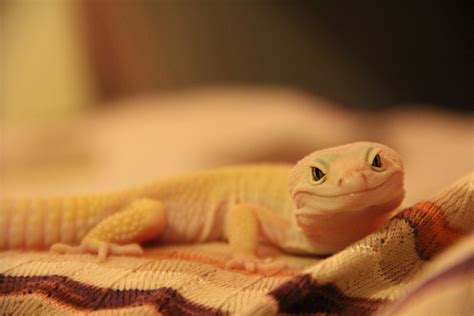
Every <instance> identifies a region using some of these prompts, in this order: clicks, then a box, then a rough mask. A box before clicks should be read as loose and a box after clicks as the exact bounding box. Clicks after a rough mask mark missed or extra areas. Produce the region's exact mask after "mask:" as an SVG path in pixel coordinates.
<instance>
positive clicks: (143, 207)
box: [50, 198, 167, 261]
mask: <svg viewBox="0 0 474 316" xmlns="http://www.w3.org/2000/svg"><path fill="white" fill-rule="evenodd" d="M166 224H167V214H166V208H165V207H164V205H163V204H162V203H161V202H159V201H156V200H152V199H147V198H144V199H139V200H136V201H134V202H132V203H131V204H130V205H128V206H127V207H126V208H124V209H123V210H121V211H119V212H117V213H115V214H113V215H111V216H109V217H107V218H105V219H104V220H103V221H101V222H100V223H99V224H97V225H96V226H94V227H93V228H92V229H91V230H90V231H89V232H88V233H87V235H86V236H85V237H84V238H83V239H82V241H81V244H80V246H70V245H66V244H62V243H57V244H54V245H52V246H51V248H50V250H51V251H52V252H56V253H93V254H97V255H98V258H99V260H100V261H103V260H105V259H106V258H107V256H108V255H128V256H135V255H141V254H143V250H142V248H141V246H140V245H139V243H140V242H143V241H147V240H151V239H153V238H155V237H157V236H158V235H159V234H160V233H161V232H162V231H163V229H164V228H165V227H166Z"/></svg>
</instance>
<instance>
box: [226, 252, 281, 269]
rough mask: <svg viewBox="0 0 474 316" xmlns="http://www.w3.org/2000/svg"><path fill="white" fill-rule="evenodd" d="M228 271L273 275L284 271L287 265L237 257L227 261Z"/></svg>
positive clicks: (267, 260) (249, 256) (268, 259)
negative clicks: (239, 270) (238, 270)
mask: <svg viewBox="0 0 474 316" xmlns="http://www.w3.org/2000/svg"><path fill="white" fill-rule="evenodd" d="M225 267H226V268H228V269H244V270H247V271H249V272H263V273H275V272H278V271H281V270H283V269H286V268H287V267H288V264H287V263H285V262H283V261H278V260H277V261H274V260H273V259H272V258H266V259H260V258H258V257H256V256H253V255H238V256H234V257H233V258H232V259H230V260H229V261H227V263H226V265H225Z"/></svg>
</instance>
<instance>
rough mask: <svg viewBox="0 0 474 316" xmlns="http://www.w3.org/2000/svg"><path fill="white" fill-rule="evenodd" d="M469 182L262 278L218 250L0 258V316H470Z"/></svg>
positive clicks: (153, 248)
mask: <svg viewBox="0 0 474 316" xmlns="http://www.w3.org/2000/svg"><path fill="white" fill-rule="evenodd" d="M472 186H473V175H472V174H470V175H468V176H466V177H464V178H462V179H460V180H459V181H457V182H456V183H453V184H452V185H450V186H448V187H447V188H446V189H445V190H443V191H442V192H440V193H439V194H437V195H435V196H434V197H433V198H431V199H429V200H427V201H424V202H419V203H417V204H415V205H413V206H412V207H410V208H407V209H405V210H402V211H401V212H400V213H398V214H397V215H396V216H395V217H393V218H392V219H391V221H390V222H389V223H388V225H387V226H386V227H385V228H383V229H381V230H380V231H378V232H375V233H373V234H371V235H369V236H367V237H365V238H364V239H362V240H360V241H358V242H357V243H355V244H353V245H351V246H349V247H347V248H346V249H344V250H343V251H341V252H339V253H337V254H335V255H333V256H331V257H328V258H317V257H316V258H315V257H297V256H290V255H286V254H282V253H279V254H277V256H278V259H280V260H285V261H287V262H288V264H289V267H290V268H289V269H288V270H284V271H279V272H275V273H272V274H269V275H265V274H262V273H249V272H245V271H242V270H227V269H225V268H224V265H225V262H226V260H227V259H228V257H229V248H228V246H227V245H226V244H225V243H206V244H196V245H166V246H163V245H161V246H160V245H149V246H147V250H146V252H145V255H144V256H143V257H116V256H113V257H110V258H108V259H107V260H106V262H103V263H99V262H98V261H97V260H96V258H95V257H94V256H91V255H56V254H50V253H48V252H38V251H36V252H34V251H6V252H1V253H0V315H3V314H5V315H10V314H16V315H40V314H44V315H46V314H47V315H49V314H71V315H74V314H81V313H84V312H90V313H92V314H97V315H102V314H106V315H116V314H117V315H118V314H127V315H128V314H131V315H133V314H137V315H155V314H164V315H201V314H202V315H227V314H239V315H241V314H248V315H271V314H278V313H290V314H297V313H306V314H318V315H325V314H327V315H371V314H379V315H418V314H423V313H425V314H429V315H433V314H436V313H437V312H440V313H445V314H449V315H451V314H453V315H462V314H466V315H467V314H469V313H474V307H473V302H474V299H473V297H472V293H474V288H473V284H474V249H473V248H474V247H473V246H472V245H473V244H474V235H473V234H472V232H473V228H474V212H473V195H472Z"/></svg>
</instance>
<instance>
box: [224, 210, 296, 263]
mask: <svg viewBox="0 0 474 316" xmlns="http://www.w3.org/2000/svg"><path fill="white" fill-rule="evenodd" d="M263 222H265V223H267V224H271V225H272V226H273V227H275V229H285V228H286V227H287V223H286V221H284V220H283V219H281V218H279V217H278V216H277V215H276V214H275V213H274V212H272V211H271V210H268V209H266V208H264V207H261V206H258V205H252V204H239V205H236V206H234V207H233V208H231V209H230V210H229V212H228V213H227V218H226V230H227V237H228V240H229V246H230V248H231V252H232V258H231V259H230V260H229V261H228V262H227V263H226V267H227V268H230V269H234V268H236V269H245V270H247V271H250V272H254V271H260V272H273V271H278V270H281V269H284V268H286V267H287V264H286V263H285V262H281V261H272V259H271V258H266V259H262V258H259V257H258V256H257V248H258V244H259V237H265V236H264V234H263V233H262V229H261V223H263Z"/></svg>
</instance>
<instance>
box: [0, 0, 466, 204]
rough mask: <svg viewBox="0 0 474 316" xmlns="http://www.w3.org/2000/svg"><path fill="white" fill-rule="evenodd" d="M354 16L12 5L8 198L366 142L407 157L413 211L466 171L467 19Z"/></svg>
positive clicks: (8, 21) (432, 14)
mask: <svg viewBox="0 0 474 316" xmlns="http://www.w3.org/2000/svg"><path fill="white" fill-rule="evenodd" d="M347 5H348V7H347V8H339V7H338V6H335V5H330V4H322V3H321V4H309V3H308V2H304V1H293V2H278V3H277V2H268V1H255V2H252V3H250V2H231V1H202V2H194V1H96V2H92V1H59V0H58V1H51V0H49V1H48V0H45V1H33V0H10V1H6V2H4V3H3V4H2V6H1V7H0V10H1V11H0V12H1V13H2V20H3V23H2V25H1V35H0V36H1V38H2V40H1V44H2V50H1V54H2V56H1V64H2V66H1V68H2V69H3V70H2V76H1V81H2V85H1V86H2V89H1V90H2V91H1V94H2V109H3V111H2V120H1V129H0V133H1V148H0V150H1V167H2V170H1V192H2V194H8V195H40V194H48V195H55V194H83V193H90V192H100V191H110V190H117V189H121V188H125V187H128V186H130V185H134V184H137V183H140V182H143V181H151V180H155V179H157V178H159V177H164V176H169V175H174V174H178V173H182V172H186V171H190V170H195V169H201V168H208V167H213V166H219V165H225V164H235V163H247V162H263V161H270V162H295V161H296V160H297V159H299V158H300V157H302V156H303V155H305V154H306V153H308V152H310V151H313V150H316V149H319V148H323V147H327V146H333V145H337V144H342V143H346V142H351V141H358V140H371V141H379V142H383V143H386V144H387V145H389V146H392V147H393V148H395V149H397V150H398V151H399V152H400V153H401V154H402V155H403V157H404V160H405V163H406V169H407V199H406V202H405V203H406V204H409V203H412V202H413V201H416V200H418V199H422V198H424V197H427V196H429V195H430V194H432V193H434V192H435V191H436V190H438V189H440V188H441V187H443V186H444V185H447V184H448V183H449V182H451V181H453V180H455V179H456V178H458V177H460V176H462V175H463V174H465V173H467V172H469V171H471V170H472V169H473V161H474V160H473V145H474V142H473V135H474V134H473V123H474V117H473V114H472V113H473V112H472V100H473V99H474V98H473V92H472V87H471V84H472V80H470V78H469V77H468V76H470V75H472V73H474V72H472V71H470V69H471V70H472V60H471V58H469V57H468V54H467V48H466V47H467V44H466V42H467V36H466V31H465V29H466V27H467V26H469V25H472V22H468V21H470V19H468V16H467V15H468V14H469V13H468V12H466V11H463V10H460V8H458V7H456V6H454V5H452V6H450V5H448V4H446V6H445V7H433V6H425V5H424V4H423V3H421V2H420V3H417V4H411V5H410V6H408V7H404V8H398V6H391V5H389V4H387V5H385V6H384V7H361V6H358V5H353V4H347ZM343 9H344V10H343ZM347 12H350V14H349V13H347ZM408 13H409V14H408Z"/></svg>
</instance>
